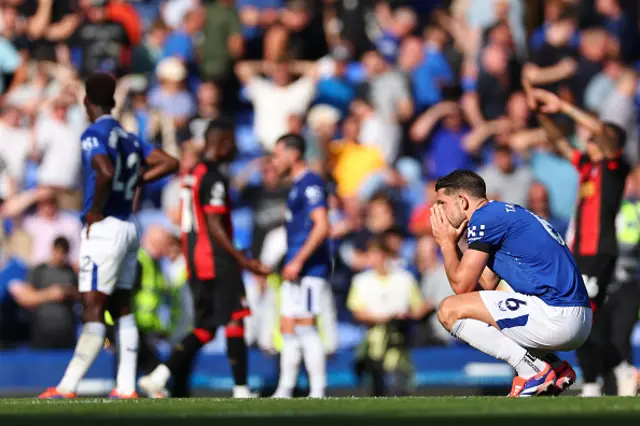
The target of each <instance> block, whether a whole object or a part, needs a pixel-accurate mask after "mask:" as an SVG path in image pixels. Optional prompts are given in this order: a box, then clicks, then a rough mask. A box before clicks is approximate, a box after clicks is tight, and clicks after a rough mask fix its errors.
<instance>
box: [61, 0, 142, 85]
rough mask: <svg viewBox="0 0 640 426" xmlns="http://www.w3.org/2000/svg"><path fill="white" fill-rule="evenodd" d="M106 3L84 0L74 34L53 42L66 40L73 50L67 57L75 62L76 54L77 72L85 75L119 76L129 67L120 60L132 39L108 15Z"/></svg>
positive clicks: (62, 34) (107, 0)
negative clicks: (109, 74)
mask: <svg viewBox="0 0 640 426" xmlns="http://www.w3.org/2000/svg"><path fill="white" fill-rule="evenodd" d="M108 3H109V0H85V1H82V2H81V10H82V21H81V22H80V24H79V26H78V27H77V28H73V31H68V32H65V33H60V34H56V36H57V37H55V38H53V39H54V40H55V41H61V40H65V39H68V40H69V45H70V46H71V47H72V51H71V53H70V57H71V58H72V61H73V62H74V63H75V62H76V60H77V57H78V55H77V54H76V52H77V53H79V56H80V60H79V64H80V72H81V74H82V75H83V76H87V75H89V74H90V73H92V72H96V71H102V72H109V73H114V74H117V75H122V74H124V73H125V72H126V70H127V68H128V64H127V63H126V61H123V59H124V58H125V56H123V55H124V52H127V51H128V48H129V46H131V40H130V39H129V36H128V35H127V32H126V31H125V29H124V27H123V26H122V24H120V23H119V22H116V21H113V20H111V19H110V18H109V17H108V15H107V5H108Z"/></svg>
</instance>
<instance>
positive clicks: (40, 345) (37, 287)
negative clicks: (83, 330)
mask: <svg viewBox="0 0 640 426" xmlns="http://www.w3.org/2000/svg"><path fill="white" fill-rule="evenodd" d="M68 259H69V241H68V240H67V239H66V238H64V237H58V238H56V239H55V240H54V241H53V247H52V248H51V255H50V258H49V259H48V260H47V262H45V263H41V264H39V265H38V266H36V267H35V268H33V269H31V271H30V272H29V276H28V277H27V280H26V282H23V281H14V282H13V283H12V284H11V285H10V287H9V291H10V293H11V296H13V298H14V299H15V300H16V302H17V303H18V304H19V305H20V306H22V307H23V308H25V309H28V310H31V311H33V315H32V318H31V333H30V334H31V337H30V343H29V346H31V347H32V348H34V349H72V348H73V347H74V346H75V344H76V317H75V314H74V312H73V300H74V299H75V298H76V297H77V296H78V292H77V286H78V283H77V278H76V274H75V272H74V270H73V268H72V267H71V266H70V265H69V261H68Z"/></svg>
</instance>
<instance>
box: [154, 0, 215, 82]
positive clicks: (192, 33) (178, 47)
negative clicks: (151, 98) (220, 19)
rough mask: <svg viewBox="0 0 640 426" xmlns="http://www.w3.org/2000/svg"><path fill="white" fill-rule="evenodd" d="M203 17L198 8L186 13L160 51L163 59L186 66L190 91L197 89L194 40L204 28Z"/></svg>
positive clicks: (196, 62) (197, 70) (196, 59)
mask: <svg viewBox="0 0 640 426" xmlns="http://www.w3.org/2000/svg"><path fill="white" fill-rule="evenodd" d="M205 17H206V16H205V14H204V10H202V9H199V8H198V9H194V10H190V11H189V12H187V13H186V14H185V16H184V22H183V23H182V26H181V27H180V29H177V30H175V31H173V32H172V33H171V34H169V36H168V37H167V38H166V40H165V42H164V48H163V50H162V56H163V57H165V58H169V57H174V58H178V59H180V60H181V61H182V63H183V64H184V65H185V66H186V68H187V75H188V76H189V78H188V82H189V87H190V88H191V89H192V90H193V89H195V88H196V87H197V84H196V82H197V81H196V80H197V76H198V75H199V69H198V57H197V52H196V45H195V43H196V40H195V38H196V36H197V35H198V34H199V33H200V31H201V30H202V28H203V26H204V22H205Z"/></svg>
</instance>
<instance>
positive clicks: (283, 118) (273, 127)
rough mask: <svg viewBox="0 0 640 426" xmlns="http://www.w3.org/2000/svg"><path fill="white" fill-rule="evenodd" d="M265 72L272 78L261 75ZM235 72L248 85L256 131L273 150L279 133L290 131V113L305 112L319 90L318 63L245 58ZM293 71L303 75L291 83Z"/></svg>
mask: <svg viewBox="0 0 640 426" xmlns="http://www.w3.org/2000/svg"><path fill="white" fill-rule="evenodd" d="M260 72H262V73H265V74H267V75H269V77H270V78H271V79H270V80H267V79H266V78H263V77H260V76H259V75H258V74H259V73H260ZM236 74H237V75H238V78H239V79H240V81H241V82H242V83H243V84H244V85H245V86H246V89H247V96H248V98H249V100H250V101H251V103H252V104H253V109H254V113H255V118H254V123H255V124H254V133H255V135H256V137H257V138H258V140H259V142H260V143H261V144H262V147H263V148H264V149H265V150H266V151H272V150H273V147H274V146H275V143H276V141H277V140H278V138H279V137H280V136H282V135H283V134H285V133H287V130H288V119H289V117H290V116H291V115H303V114H304V113H305V112H306V110H307V108H308V107H309V104H310V103H311V101H312V100H313V96H314V95H315V91H316V80H317V73H316V66H315V64H313V63H309V62H295V61H281V62H277V63H271V62H251V61H243V62H240V63H239V64H238V65H237V66H236ZM293 74H301V75H302V76H301V77H300V78H299V79H298V80H296V81H294V82H292V80H291V77H292V75H293Z"/></svg>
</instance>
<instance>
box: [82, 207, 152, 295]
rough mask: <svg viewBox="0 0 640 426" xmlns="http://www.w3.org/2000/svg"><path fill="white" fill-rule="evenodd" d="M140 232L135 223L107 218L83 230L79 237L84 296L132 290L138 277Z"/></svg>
mask: <svg viewBox="0 0 640 426" xmlns="http://www.w3.org/2000/svg"><path fill="white" fill-rule="evenodd" d="M139 246H140V243H139V239H138V231H137V229H136V226H135V224H134V223H132V222H130V221H126V220H120V219H117V218H115V217H106V218H104V219H103V220H101V221H100V222H96V223H94V224H92V225H91V227H90V228H89V236H88V237H87V229H86V227H85V228H83V229H82V236H81V238H80V273H79V276H78V289H79V291H80V292H81V293H85V292H89V291H99V292H100V293H104V294H107V295H111V293H113V291H114V290H115V289H122V290H131V289H132V288H133V284H134V282H133V281H134V280H135V276H136V264H137V261H138V248H139Z"/></svg>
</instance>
